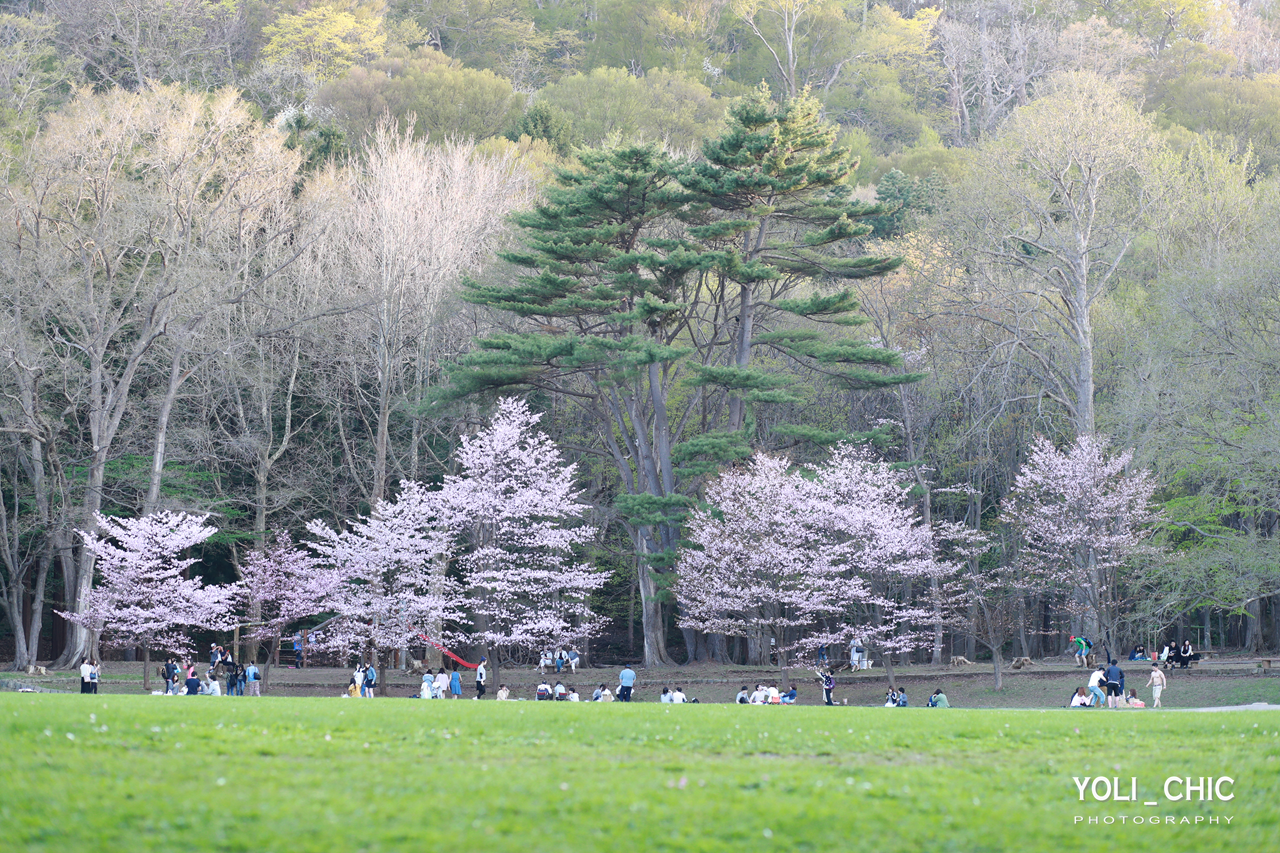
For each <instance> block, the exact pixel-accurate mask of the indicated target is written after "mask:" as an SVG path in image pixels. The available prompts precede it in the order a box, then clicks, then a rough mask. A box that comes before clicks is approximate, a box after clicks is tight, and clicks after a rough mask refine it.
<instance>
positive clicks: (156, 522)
mask: <svg viewBox="0 0 1280 853" xmlns="http://www.w3.org/2000/svg"><path fill="white" fill-rule="evenodd" d="M207 518H208V516H207V515H188V514H187V513H183V512H178V513H173V512H157V513H152V514H151V515H147V516H143V517H142V518H133V519H118V518H108V517H107V516H104V515H101V514H99V515H96V516H95V520H96V521H97V528H98V532H84V531H81V533H80V535H81V536H82V537H83V538H84V542H85V547H86V548H88V549H89V550H91V551H92V552H93V553H94V554H95V555H96V557H97V563H96V570H97V572H98V574H99V575H100V577H101V578H102V581H101V583H100V584H99V585H98V586H96V587H94V588H93V589H92V590H91V591H90V593H89V598H88V601H87V602H86V605H85V608H84V610H83V611H81V612H80V613H61V614H60V615H61V616H63V617H65V618H66V619H69V620H71V621H74V622H77V623H79V624H81V625H84V626H85V627H86V628H89V629H90V630H93V631H100V632H102V642H103V643H104V644H105V645H110V646H142V647H144V648H146V649H148V650H151V649H157V650H163V651H168V652H172V653H174V654H178V655H187V654H190V653H191V652H192V651H193V648H192V645H191V641H190V638H189V637H188V635H187V632H188V631H189V630H191V629H193V628H200V629H205V630H224V629H227V628H231V627H232V626H233V625H234V624H235V618H234V616H233V615H232V603H233V601H234V599H235V596H236V594H237V592H238V590H237V587H236V585H234V584H233V585H229V586H206V585H205V584H204V582H203V581H202V580H201V579H200V578H199V577H185V575H187V574H188V573H189V570H190V569H191V568H192V567H193V566H195V565H196V564H197V563H198V562H199V561H198V560H197V559H196V558H194V557H182V556H180V555H181V554H183V553H184V552H186V551H187V550H188V549H190V548H191V547H193V546H195V545H199V544H200V543H201V542H204V541H205V540H206V539H208V538H209V537H210V536H212V535H213V534H214V533H216V532H217V530H216V529H215V528H212V527H207V526H205V520H206V519H207Z"/></svg>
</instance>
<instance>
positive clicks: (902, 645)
mask: <svg viewBox="0 0 1280 853" xmlns="http://www.w3.org/2000/svg"><path fill="white" fill-rule="evenodd" d="M706 501H707V504H708V507H707V508H704V509H699V510H696V511H695V512H694V513H693V514H692V516H691V517H690V519H689V523H688V525H687V531H686V537H687V539H688V541H689V543H690V547H686V548H685V549H684V550H682V552H681V555H680V559H679V563H678V565H677V570H678V573H679V579H678V580H677V582H676V585H675V592H676V595H677V596H678V597H679V599H680V602H681V606H682V616H681V620H680V621H681V625H682V626H684V627H690V628H695V629H698V630H702V631H709V632H718V633H724V634H730V635H737V636H753V635H754V636H756V637H757V638H758V639H760V640H761V641H762V642H763V643H765V644H767V643H768V639H769V638H770V637H772V638H775V639H777V641H778V646H779V647H780V648H781V649H783V650H784V651H785V650H788V649H810V650H811V649H813V648H815V647H816V646H818V645H821V644H828V645H832V644H837V643H839V644H844V643H848V642H849V640H851V639H852V638H854V637H860V638H862V640H863V642H864V643H865V644H866V645H868V646H870V647H872V648H878V649H879V650H881V651H882V652H898V651H904V650H907V649H911V648H915V647H917V646H919V645H921V644H923V643H925V642H927V641H928V639H929V634H928V632H927V631H926V630H925V626H927V625H930V624H931V623H932V622H934V621H937V619H938V608H939V606H940V604H939V602H937V601H935V600H932V599H931V598H930V596H929V589H930V583H929V580H930V578H934V577H943V576H946V575H947V574H949V573H951V572H952V571H954V568H955V567H954V566H952V565H950V564H948V563H945V562H942V561H939V560H938V559H936V558H935V546H934V540H933V536H932V534H931V532H930V531H929V530H928V529H927V528H926V527H924V526H923V525H922V524H921V522H920V519H919V517H918V514H917V512H916V511H915V509H914V508H913V506H912V502H911V500H910V498H909V495H908V493H907V490H906V487H905V484H904V482H903V479H902V477H901V476H900V475H899V474H898V473H897V472H895V471H893V470H892V469H891V468H890V467H889V466H888V465H887V464H885V463H883V462H877V461H874V460H873V459H872V458H871V457H870V455H869V454H868V453H867V452H866V451H865V450H862V449H860V448H854V447H850V446H847V445H841V446H839V447H837V448H836V449H835V451H834V452H833V453H832V456H831V458H830V460H829V461H827V462H826V463H824V464H822V465H813V466H806V467H804V468H801V469H799V470H792V469H790V468H789V467H788V463H787V462H786V460H783V459H779V458H774V457H770V456H766V455H757V456H756V457H755V458H754V459H753V460H752V461H751V462H750V464H749V465H748V466H747V468H746V470H744V471H734V472H729V473H726V474H724V475H722V476H721V477H720V479H719V480H717V481H716V482H715V483H714V484H713V485H712V486H711V487H710V488H708V490H707V495H706Z"/></svg>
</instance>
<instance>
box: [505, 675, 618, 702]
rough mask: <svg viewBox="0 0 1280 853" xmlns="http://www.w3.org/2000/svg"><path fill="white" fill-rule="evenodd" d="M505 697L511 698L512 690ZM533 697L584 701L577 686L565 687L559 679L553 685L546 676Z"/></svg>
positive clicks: (562, 700) (539, 683) (545, 700)
mask: <svg viewBox="0 0 1280 853" xmlns="http://www.w3.org/2000/svg"><path fill="white" fill-rule="evenodd" d="M600 686H601V687H603V686H604V685H603V684H602V685H600ZM505 688H506V685H505V684H504V685H502V686H501V687H499V688H498V698H499V699H502V698H504V697H503V695H502V691H503V690H504V689H505ZM505 698H507V699H510V698H511V691H509V690H508V691H507V696H506V697H505ZM533 698H534V699H535V700H537V701H539V702H553V701H554V702H581V701H582V699H581V697H580V696H578V690H577V688H576V687H565V686H564V683H563V682H561V681H557V682H556V683H555V686H554V687H553V686H551V684H550V683H549V682H548V681H547V680H546V679H545V678H544V679H542V681H540V682H538V687H537V689H536V690H535V691H534V693H533Z"/></svg>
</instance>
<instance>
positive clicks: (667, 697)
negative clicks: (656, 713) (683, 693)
mask: <svg viewBox="0 0 1280 853" xmlns="http://www.w3.org/2000/svg"><path fill="white" fill-rule="evenodd" d="M658 701H659V702H661V703H662V704H664V705H670V704H671V691H670V690H668V689H667V688H665V687H664V688H662V695H661V696H659V697H658Z"/></svg>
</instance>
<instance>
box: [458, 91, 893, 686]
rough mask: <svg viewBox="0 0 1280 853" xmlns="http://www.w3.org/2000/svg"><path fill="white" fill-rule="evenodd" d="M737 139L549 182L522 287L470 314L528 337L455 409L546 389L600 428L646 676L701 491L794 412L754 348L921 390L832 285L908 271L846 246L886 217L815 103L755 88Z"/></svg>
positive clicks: (467, 370)
mask: <svg viewBox="0 0 1280 853" xmlns="http://www.w3.org/2000/svg"><path fill="white" fill-rule="evenodd" d="M729 125H730V126H729V129H728V130H727V131H726V133H725V134H724V135H722V136H721V137H720V138H718V139H715V140H712V141H710V142H708V143H707V144H706V145H704V146H703V158H702V159H701V160H699V161H697V162H680V161H677V160H674V159H673V158H671V157H669V156H668V155H666V154H664V153H663V152H661V151H659V150H658V149H656V148H654V147H652V146H631V147H623V148H615V149H608V150H603V151H589V152H585V153H583V154H582V155H580V158H579V159H580V163H581V167H580V168H578V169H566V170H561V171H559V172H557V175H556V177H557V185H556V186H553V187H551V188H549V189H548V191H547V200H546V203H545V204H543V205H541V206H539V207H538V208H537V209H535V210H533V211H531V212H529V213H525V214H520V215H518V216H517V217H516V221H517V223H518V224H519V225H520V226H521V227H522V229H523V231H524V244H525V248H524V249H523V250H521V251H517V252H512V253H509V254H508V255H507V256H506V259H507V260H508V261H510V262H512V263H514V264H516V265H517V266H519V267H522V268H524V269H526V270H528V271H529V272H528V273H527V274H526V275H523V276H521V277H519V278H517V279H516V280H515V281H504V282H501V283H497V284H480V283H472V284H470V286H469V287H470V289H469V293H468V298H469V299H470V300H471V301H473V302H475V303H478V304H482V305H486V306H489V307H492V308H498V309H503V310H507V311H511V312H513V313H515V314H517V315H519V316H520V317H522V318H525V322H524V323H523V324H522V325H521V326H520V327H519V330H518V331H515V332H511V333H505V334H498V335H494V336H491V337H488V338H485V339H483V340H480V341H479V342H478V349H477V351H476V352H474V353H472V354H471V355H469V356H468V357H466V358H464V359H463V360H462V361H461V362H460V363H459V364H458V365H457V366H456V367H455V369H454V370H453V374H452V379H453V393H455V394H457V395H466V394H472V393H477V392H483V391H492V390H502V389H510V388H519V387H524V388H537V389H544V390H546V391H549V392H553V393H556V394H562V395H564V397H565V398H566V399H569V400H573V401H575V402H576V403H578V404H579V405H581V406H582V407H583V409H584V410H585V411H586V412H587V413H588V414H589V415H590V416H591V420H592V422H593V423H594V424H595V425H596V427H597V429H598V439H599V441H600V443H601V445H602V446H603V447H604V448H606V450H607V452H608V453H609V454H610V455H611V456H612V458H613V459H614V462H615V464H616V466H617V470H618V473H619V476H620V479H621V494H619V495H618V497H617V500H616V504H617V506H618V508H619V510H620V512H621V514H622V516H623V518H624V519H625V521H626V524H627V526H628V530H629V531H630V533H631V535H632V537H633V539H634V541H635V544H636V548H637V552H638V554H639V555H640V559H639V560H638V567H639V589H640V593H641V603H642V624H643V631H644V640H645V664H646V666H653V665H661V664H667V663H670V662H671V659H670V657H669V655H668V653H667V651H666V642H665V629H664V622H663V619H662V601H663V600H664V598H667V597H668V596H666V595H665V594H664V591H665V589H666V588H667V586H668V585H669V584H670V582H671V580H672V577H671V570H672V568H671V567H672V565H673V563H674V557H675V553H676V549H677V547H678V545H679V541H680V529H681V523H682V520H683V518H684V514H685V512H686V510H687V508H688V505H689V494H690V492H691V490H692V489H693V488H694V485H695V483H696V481H697V477H698V476H699V475H702V474H705V473H707V472H709V471H711V470H714V469H715V468H716V467H717V466H718V465H720V464H722V463H724V462H728V461H732V460H739V459H744V458H746V457H747V456H749V455H750V452H751V449H752V446H753V444H754V443H755V442H756V439H757V437H756V435H755V425H754V421H753V418H752V417H751V410H752V406H753V405H760V404H768V403H783V402H794V401H795V400H796V397H795V396H794V394H793V393H792V392H791V391H790V390H789V389H788V387H787V386H788V385H790V384H792V382H793V377H792V376H790V375H779V374H777V373H771V372H768V371H765V370H761V369H759V368H755V367H753V366H752V363H751V361H752V353H753V351H754V350H756V349H759V348H762V347H768V348H770V349H772V350H773V351H774V352H775V353H777V354H779V355H780V356H781V357H782V358H783V359H784V360H785V361H786V363H787V364H788V365H790V366H791V367H793V368H795V369H804V370H808V371H813V372H815V373H817V374H818V375H820V376H821V377H822V378H823V380H824V381H826V382H829V383H832V384H834V385H835V386H837V387H840V388H844V389H851V388H852V389H865V388H873V387H882V386H887V385H892V384H895V383H900V382H905V381H912V380H914V379H916V378H918V377H916V376H914V375H910V374H901V373H893V372H892V371H893V370H894V369H895V368H897V367H898V366H899V365H900V360H899V359H898V356H897V354H896V353H893V352H890V351H887V350H883V349H880V348H877V347H873V346H870V345H868V344H866V343H864V342H862V341H859V340H857V339H855V338H854V337H852V336H851V335H850V334H849V332H848V327H850V326H856V325H858V324H860V323H862V322H864V320H863V318H861V317H860V316H858V315H857V314H856V313H855V312H856V311H857V309H858V304H857V302H856V300H855V299H854V297H853V295H852V294H851V293H850V292H849V291H847V290H844V289H841V288H840V287H839V282H841V281H842V280H847V279H851V278H859V277H864V276H869V275H878V274H882V273H884V272H887V271H889V270H892V269H894V268H895V267H896V266H897V265H898V264H899V263H900V260H899V259H895V258H873V257H864V256H858V255H857V254H856V252H855V251H853V250H852V249H851V248H850V244H851V243H852V241H854V240H856V239H857V238H859V237H862V236H865V235H866V234H867V233H869V231H870V230H871V229H870V227H869V226H868V225H865V224H863V223H862V222H861V221H860V220H862V219H864V218H866V217H869V216H874V215H877V214H881V213H883V212H884V209H883V208H880V207H876V206H874V205H867V204H863V203H859V202H855V201H852V200H851V199H850V195H849V187H848V185H847V184H846V182H845V180H846V178H847V177H848V176H849V175H850V174H851V173H852V171H853V170H854V169H855V168H856V166H857V163H856V161H855V160H854V159H853V158H852V157H850V156H849V154H848V152H847V151H845V150H843V149H840V148H837V147H836V146H835V145H834V142H835V129H834V128H833V127H832V126H831V125H828V124H826V123H824V122H823V121H822V120H821V119H820V117H819V114H818V104H817V102H816V101H815V100H814V99H813V98H811V97H809V95H808V94H807V93H805V94H804V95H802V96H799V97H797V98H795V99H792V100H791V101H789V102H787V103H784V104H781V105H778V104H775V103H773V102H772V101H771V100H770V99H769V97H768V92H767V91H766V90H761V91H760V92H758V93H756V95H755V97H752V98H748V99H745V100H744V101H743V102H741V103H739V104H738V105H736V106H735V107H734V108H732V109H731V110H730V114H729ZM819 323H825V324H829V325H827V326H826V327H825V329H829V331H826V330H824V327H821V326H818V325H817V324H819ZM790 431H791V432H792V433H793V434H794V435H797V436H800V437H802V438H806V439H809V440H818V441H824V442H831V441H836V440H839V439H848V438H851V436H848V435H847V434H843V433H837V432H830V431H823V430H817V429H813V428H808V427H801V426H799V425H794V426H792V427H791V428H790ZM776 432H778V430H775V433H776ZM687 639H688V640H689V641H690V655H691V657H703V656H711V657H723V655H724V647H723V645H722V640H720V639H719V638H710V642H709V644H708V640H707V638H703V637H694V636H693V635H692V634H690V635H689V636H688V637H687Z"/></svg>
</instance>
